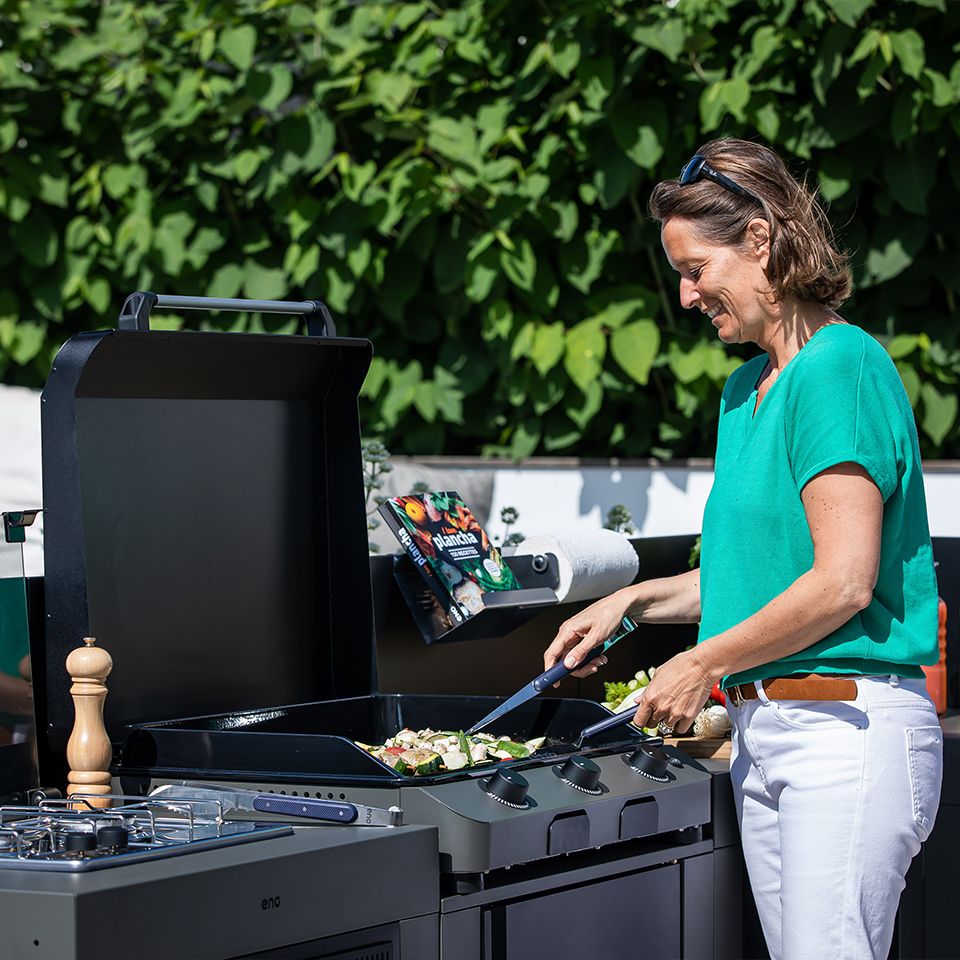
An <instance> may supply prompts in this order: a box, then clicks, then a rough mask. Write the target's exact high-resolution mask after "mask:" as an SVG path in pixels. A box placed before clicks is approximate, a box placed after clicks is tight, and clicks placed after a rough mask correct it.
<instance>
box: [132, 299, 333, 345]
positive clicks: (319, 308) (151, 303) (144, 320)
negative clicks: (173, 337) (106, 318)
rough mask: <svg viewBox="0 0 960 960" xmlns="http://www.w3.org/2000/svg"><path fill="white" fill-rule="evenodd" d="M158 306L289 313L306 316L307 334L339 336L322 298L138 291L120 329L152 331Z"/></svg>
mask: <svg viewBox="0 0 960 960" xmlns="http://www.w3.org/2000/svg"><path fill="white" fill-rule="evenodd" d="M154 307H159V308H160V309H165V310H230V311H234V312H236V313H285V314H295V315H299V316H302V317H305V318H306V321H307V335H308V336H311V337H335V336H336V335H337V327H336V324H334V322H333V317H332V316H330V311H329V310H328V309H327V305H326V304H325V303H323V301H321V300H237V299H230V298H224V297H177V296H171V295H168V294H157V293H150V292H149V291H141V290H138V291H137V292H136V293H131V294H130V295H129V296H128V297H127V299H126V300H125V301H124V302H123V306H122V307H121V309H120V316H119V317H118V318H117V329H118V330H149V329H150V313H151V311H152V310H153V309H154Z"/></svg>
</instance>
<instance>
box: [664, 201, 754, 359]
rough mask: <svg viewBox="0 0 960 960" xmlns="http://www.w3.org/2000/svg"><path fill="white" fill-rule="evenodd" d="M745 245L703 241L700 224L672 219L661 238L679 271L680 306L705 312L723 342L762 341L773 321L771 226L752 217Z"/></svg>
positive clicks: (671, 261) (667, 222) (665, 224)
mask: <svg viewBox="0 0 960 960" xmlns="http://www.w3.org/2000/svg"><path fill="white" fill-rule="evenodd" d="M747 237H748V242H747V244H746V245H745V246H743V247H733V246H729V245H726V244H715V243H711V242H710V241H709V240H704V239H703V238H702V237H701V236H700V235H699V232H698V231H697V225H696V222H695V221H693V220H684V219H681V218H680V217H671V218H670V219H669V220H667V221H666V222H665V223H664V224H663V228H662V230H661V232H660V240H661V242H662V243H663V249H664V251H665V253H666V254H667V259H668V260H669V261H670V264H671V266H672V267H673V269H674V270H676V271H677V272H678V273H679V274H680V304H681V306H682V307H683V308H684V309H685V310H693V309H697V310H700V311H701V312H702V313H705V314H706V315H707V316H708V317H709V318H710V322H711V323H712V324H713V326H714V327H715V328H716V330H717V334H718V336H719V337H720V339H721V340H722V341H723V342H724V343H746V342H752V343H762V342H763V340H764V331H765V329H766V325H767V322H768V321H769V319H770V300H769V297H768V294H769V291H770V284H769V281H768V280H767V276H766V273H765V272H764V271H765V269H766V266H767V259H768V254H769V242H768V233H767V224H766V222H765V221H763V220H753V221H751V223H750V225H749V226H748V227H747Z"/></svg>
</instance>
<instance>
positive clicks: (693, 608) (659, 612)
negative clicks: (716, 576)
mask: <svg viewBox="0 0 960 960" xmlns="http://www.w3.org/2000/svg"><path fill="white" fill-rule="evenodd" d="M622 592H623V593H624V595H625V597H626V599H628V600H629V603H630V607H629V609H628V611H627V613H628V614H629V615H630V616H632V617H633V618H634V619H635V620H638V621H640V622H641V623H696V622H697V621H698V620H699V619H700V571H699V570H689V571H688V572H687V573H681V574H678V575H677V576H675V577H662V578H660V579H658V580H645V581H643V583H637V584H634V585H633V586H630V587H624V588H623V591H622Z"/></svg>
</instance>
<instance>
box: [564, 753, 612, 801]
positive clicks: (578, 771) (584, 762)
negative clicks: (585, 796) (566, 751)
mask: <svg viewBox="0 0 960 960" xmlns="http://www.w3.org/2000/svg"><path fill="white" fill-rule="evenodd" d="M553 772H554V773H555V774H556V775H557V776H558V777H559V778H560V779H561V780H562V781H563V782H564V783H566V784H569V786H571V787H573V788H574V789H575V790H580V791H582V792H583V793H601V792H602V791H601V789H600V767H598V766H597V764H595V763H594V762H593V761H592V760H590V759H589V758H587V757H577V756H573V757H570V758H569V759H568V760H567V762H566V763H565V764H564V765H563V766H562V767H561V766H560V765H559V764H558V765H557V766H555V767H554V768H553Z"/></svg>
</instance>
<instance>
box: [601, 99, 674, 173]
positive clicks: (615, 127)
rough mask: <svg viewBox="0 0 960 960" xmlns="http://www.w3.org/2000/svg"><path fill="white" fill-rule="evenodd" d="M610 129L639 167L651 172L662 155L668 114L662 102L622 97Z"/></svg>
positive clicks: (611, 114) (612, 115)
mask: <svg viewBox="0 0 960 960" xmlns="http://www.w3.org/2000/svg"><path fill="white" fill-rule="evenodd" d="M610 128H611V130H612V131H613V136H614V139H615V140H616V141H617V143H618V144H619V146H620V148H621V149H622V150H623V152H624V153H625V154H626V155H627V156H628V157H629V158H630V159H631V160H632V161H633V162H634V163H635V164H636V165H637V166H638V167H643V168H644V169H645V170H652V169H653V168H654V167H655V166H656V164H657V163H658V162H659V160H660V158H661V157H662V156H663V144H664V142H665V141H666V137H667V112H666V109H665V108H664V106H663V103H662V102H661V101H660V100H644V101H642V102H640V103H638V102H637V101H636V100H633V99H631V98H629V97H626V96H621V97H619V98H618V99H617V101H616V103H615V104H614V106H613V109H612V111H611V112H610Z"/></svg>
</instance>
